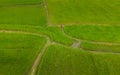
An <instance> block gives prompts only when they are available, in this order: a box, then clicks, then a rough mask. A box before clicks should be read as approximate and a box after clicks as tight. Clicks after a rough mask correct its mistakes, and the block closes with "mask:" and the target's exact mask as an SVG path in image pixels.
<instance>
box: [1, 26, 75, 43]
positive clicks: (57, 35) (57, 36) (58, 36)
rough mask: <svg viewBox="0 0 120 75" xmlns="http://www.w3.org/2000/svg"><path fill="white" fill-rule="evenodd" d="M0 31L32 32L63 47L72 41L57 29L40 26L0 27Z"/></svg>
mask: <svg viewBox="0 0 120 75" xmlns="http://www.w3.org/2000/svg"><path fill="white" fill-rule="evenodd" d="M0 30H16V31H25V32H33V33H38V34H40V35H41V34H42V35H47V36H48V37H50V39H51V40H52V41H55V42H59V43H62V44H64V45H72V43H73V42H74V40H73V39H71V38H69V37H67V36H65V35H64V34H63V33H62V32H61V30H60V28H59V27H41V26H36V27H34V26H29V25H12V24H11V25H6V24H2V25H0Z"/></svg>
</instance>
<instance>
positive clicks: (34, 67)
mask: <svg viewBox="0 0 120 75" xmlns="http://www.w3.org/2000/svg"><path fill="white" fill-rule="evenodd" d="M46 39H47V41H46V44H45V45H44V47H43V49H42V50H41V51H40V53H39V54H38V56H37V58H36V59H35V61H34V63H33V66H32V68H31V73H30V75H35V74H36V70H37V66H38V65H39V62H40V60H41V58H42V56H43V54H44V52H45V50H46V48H47V47H48V46H49V45H50V43H51V41H50V39H49V38H48V37H47V38H46Z"/></svg>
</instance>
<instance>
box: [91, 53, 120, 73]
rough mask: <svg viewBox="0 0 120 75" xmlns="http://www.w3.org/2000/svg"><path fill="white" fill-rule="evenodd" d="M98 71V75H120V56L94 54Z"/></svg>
mask: <svg viewBox="0 0 120 75" xmlns="http://www.w3.org/2000/svg"><path fill="white" fill-rule="evenodd" d="M93 58H94V61H95V66H96V67H97V68H96V71H97V70H98V71H99V74H98V75H119V74H120V71H119V70H120V67H119V66H120V55H119V54H108V53H95V54H93Z"/></svg>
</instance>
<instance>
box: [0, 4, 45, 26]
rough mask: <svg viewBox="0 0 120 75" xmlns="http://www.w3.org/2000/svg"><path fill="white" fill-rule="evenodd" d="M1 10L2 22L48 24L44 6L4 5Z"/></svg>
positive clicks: (0, 19) (34, 24) (0, 21)
mask: <svg viewBox="0 0 120 75" xmlns="http://www.w3.org/2000/svg"><path fill="white" fill-rule="evenodd" d="M0 11H1V12H0V24H18V25H33V26H46V25H47V20H46V15H45V10H44V8H43V6H39V5H38V6H15V7H9V8H8V7H2V8H0ZM8 12H9V13H8ZM38 14H39V15H38Z"/></svg>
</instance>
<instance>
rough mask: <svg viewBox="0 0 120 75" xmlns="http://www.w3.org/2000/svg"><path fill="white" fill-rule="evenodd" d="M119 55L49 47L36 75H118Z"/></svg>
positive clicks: (55, 46) (56, 46) (54, 46)
mask: <svg viewBox="0 0 120 75" xmlns="http://www.w3.org/2000/svg"><path fill="white" fill-rule="evenodd" d="M119 62H120V55H119V54H112V53H99V52H93V53H90V52H87V51H83V50H80V49H72V48H66V47H63V46H59V45H51V46H50V47H48V48H47V50H46V52H45V54H44V56H43V58H42V60H41V62H40V64H39V67H38V71H37V74H36V75H119V69H120V67H119V65H120V63H119Z"/></svg>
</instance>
